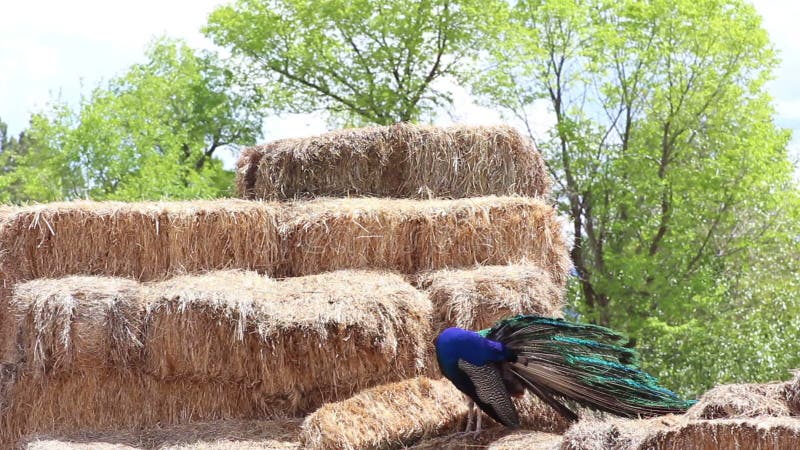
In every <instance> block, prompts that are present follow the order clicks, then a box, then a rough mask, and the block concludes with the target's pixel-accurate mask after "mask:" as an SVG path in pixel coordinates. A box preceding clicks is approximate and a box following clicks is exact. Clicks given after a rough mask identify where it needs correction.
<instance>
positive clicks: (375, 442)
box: [301, 377, 569, 449]
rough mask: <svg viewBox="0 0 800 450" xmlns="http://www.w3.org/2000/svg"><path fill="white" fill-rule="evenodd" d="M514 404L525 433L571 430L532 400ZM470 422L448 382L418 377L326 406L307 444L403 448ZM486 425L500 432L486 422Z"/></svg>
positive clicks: (308, 426)
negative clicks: (526, 430)
mask: <svg viewBox="0 0 800 450" xmlns="http://www.w3.org/2000/svg"><path fill="white" fill-rule="evenodd" d="M514 403H515V405H516V407H517V410H518V411H519V413H520V418H521V419H522V424H523V426H525V427H528V428H531V429H535V430H539V431H551V432H563V431H564V430H566V429H567V427H568V425H569V424H568V423H567V422H566V421H564V419H563V418H561V417H560V416H559V415H558V414H557V413H556V412H555V411H554V410H552V409H551V408H550V407H549V406H547V405H545V404H544V403H542V402H540V401H539V400H538V399H536V398H534V397H532V396H530V395H526V396H525V397H524V398H522V399H515V400H514ZM466 417H467V407H466V401H465V397H464V395H463V394H461V393H460V392H459V391H458V390H457V389H456V388H455V387H454V386H453V385H452V384H451V383H450V382H449V381H448V380H446V379H439V380H436V379H431V378H427V377H417V378H415V379H411V380H405V381H401V382H398V383H394V384H388V385H383V386H379V387H375V388H372V389H367V390H364V391H362V392H360V393H359V394H357V395H355V396H353V397H351V398H349V399H347V400H343V401H341V402H338V403H328V404H326V405H324V406H322V407H321V408H320V409H318V410H317V411H316V412H314V413H313V414H311V415H310V416H308V417H307V418H306V420H305V422H304V423H303V427H302V428H303V432H302V434H301V443H302V444H303V445H304V446H305V447H307V448H312V449H313V448H318V449H328V448H338V449H367V448H397V447H402V446H405V445H410V444H414V443H417V442H419V441H420V440H421V439H424V438H430V437H435V436H439V435H442V434H446V433H455V432H458V431H460V430H463V427H464V426H465V425H466ZM483 423H484V427H485V428H487V429H491V428H492V427H493V426H494V427H499V425H497V424H495V423H494V422H493V421H492V420H491V419H489V418H488V417H486V416H484V420H483Z"/></svg>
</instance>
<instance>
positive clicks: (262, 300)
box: [146, 271, 430, 412]
mask: <svg viewBox="0 0 800 450" xmlns="http://www.w3.org/2000/svg"><path fill="white" fill-rule="evenodd" d="M147 296H148V298H149V300H148V305H149V313H148V314H149V318H148V327H147V338H146V342H147V344H146V346H147V348H146V354H147V362H146V370H147V371H148V372H149V373H151V374H153V375H155V376H157V377H159V378H163V379H172V378H181V379H196V380H226V381H235V382H246V383H254V382H257V383H259V384H260V386H261V389H262V391H263V392H265V393H266V394H268V395H286V396H288V397H289V398H290V399H291V401H292V404H293V406H292V411H293V412H295V411H306V410H308V409H309V408H314V407H317V406H319V405H320V404H321V403H323V402H324V401H330V400H338V399H340V398H343V396H347V395H349V394H351V393H352V392H355V391H356V390H359V389H361V388H364V387H369V386H373V385H375V384H377V383H383V382H388V381H395V380H398V379H403V378H407V377H410V376H414V375H415V374H417V373H419V372H420V371H421V370H423V369H424V364H425V358H426V356H427V353H428V352H429V347H430V343H429V338H430V302H429V301H428V299H427V298H426V297H425V295H424V294H423V293H421V292H419V291H418V290H416V289H415V288H414V287H413V286H411V285H409V284H408V283H407V282H405V280H404V279H403V278H402V277H401V276H400V275H397V274H391V273H382V272H374V271H338V272H332V273H326V274H320V275H311V276H307V277H298V278H290V279H286V280H284V281H281V282H274V281H270V280H266V279H264V278H263V277H261V276H259V275H257V274H254V273H235V272H233V273H232V272H227V273H221V274H220V273H212V274H208V275H203V276H194V277H189V276H185V277H177V278H174V279H172V280H168V281H164V282H159V283H155V284H152V285H151V286H149V289H148V294H147Z"/></svg>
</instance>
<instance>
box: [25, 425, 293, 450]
mask: <svg viewBox="0 0 800 450" xmlns="http://www.w3.org/2000/svg"><path fill="white" fill-rule="evenodd" d="M299 432H300V419H274V420H269V421H263V420H220V421H215V422H197V423H193V424H190V425H177V426H171V427H159V428H153V429H147V430H141V431H135V432H107V431H106V432H90V433H80V434H74V433H70V434H67V435H55V436H54V435H34V436H27V437H25V438H24V439H23V443H22V445H21V447H22V448H23V449H25V450H59V449H68V450H112V449H115V450H116V449H131V450H134V449H135V450H140V449H141V450H146V449H167V448H169V449H172V450H183V449H186V450H188V449H199V448H202V449H204V450H216V449H219V450H222V449H232V450H255V449H296V448H299V442H298V434H299Z"/></svg>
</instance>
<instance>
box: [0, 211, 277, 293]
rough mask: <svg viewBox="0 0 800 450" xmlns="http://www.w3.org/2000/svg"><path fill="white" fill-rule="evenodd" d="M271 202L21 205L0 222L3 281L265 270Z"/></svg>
mask: <svg viewBox="0 0 800 450" xmlns="http://www.w3.org/2000/svg"><path fill="white" fill-rule="evenodd" d="M277 213H278V209H277V208H276V205H274V204H269V203H262V202H246V201H237V200H215V201H194V202H162V203H150V202H144V203H119V202H89V201H78V202H69V203H50V204H44V205H35V206H27V207H21V208H17V209H15V210H14V212H13V214H11V215H10V216H9V217H8V218H7V223H6V224H5V226H4V227H3V228H2V229H0V273H2V277H3V278H4V280H5V282H6V283H9V282H18V281H25V280H31V279H34V278H54V277H62V276H67V275H106V276H124V277H129V278H135V279H138V280H154V279H160V278H163V277H165V276H167V275H171V274H175V273H181V272H186V271H189V272H196V271H207V270H217V269H226V268H238V269H250V270H258V271H261V272H270V270H271V269H273V268H274V266H275V265H276V264H277V259H278V258H279V252H280V246H279V242H280V239H279V237H278V235H277V223H276V216H277Z"/></svg>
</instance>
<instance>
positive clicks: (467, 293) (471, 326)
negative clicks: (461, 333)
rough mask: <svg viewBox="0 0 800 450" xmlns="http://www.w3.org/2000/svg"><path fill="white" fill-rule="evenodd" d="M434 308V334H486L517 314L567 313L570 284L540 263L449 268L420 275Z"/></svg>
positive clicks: (557, 314) (419, 283) (422, 285)
mask: <svg viewBox="0 0 800 450" xmlns="http://www.w3.org/2000/svg"><path fill="white" fill-rule="evenodd" d="M417 284H418V286H419V287H421V288H423V289H425V290H426V291H427V292H428V296H429V297H430V299H431V302H432V303H433V309H434V331H436V332H438V331H441V330H443V329H445V328H447V327H459V328H464V329H467V330H482V329H484V328H488V327H491V326H492V325H493V324H494V323H495V322H497V321H498V320H501V319H504V318H506V317H510V316H513V315H517V314H538V315H541V316H547V317H556V316H560V315H561V308H562V307H563V304H564V286H563V285H562V284H560V283H555V282H554V281H553V278H552V276H551V274H550V273H549V272H548V271H546V270H544V269H542V268H540V267H539V266H537V265H535V264H510V265H505V266H484V267H478V268H476V269H444V270H438V271H433V272H429V273H426V274H423V275H421V276H419V277H418V280H417Z"/></svg>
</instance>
